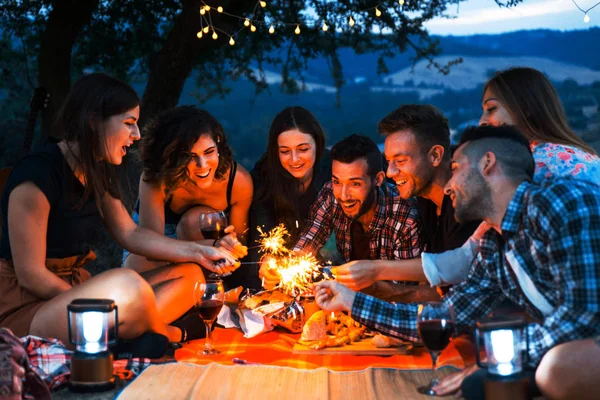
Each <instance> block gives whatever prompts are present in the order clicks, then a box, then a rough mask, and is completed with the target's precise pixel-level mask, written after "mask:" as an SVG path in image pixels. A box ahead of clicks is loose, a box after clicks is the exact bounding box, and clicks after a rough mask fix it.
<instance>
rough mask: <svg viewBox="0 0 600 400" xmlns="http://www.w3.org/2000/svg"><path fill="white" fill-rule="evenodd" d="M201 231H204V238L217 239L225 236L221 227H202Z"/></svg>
mask: <svg viewBox="0 0 600 400" xmlns="http://www.w3.org/2000/svg"><path fill="white" fill-rule="evenodd" d="M200 231H201V232H202V236H203V237H204V239H211V240H217V239H220V238H221V236H223V231H222V230H221V229H214V228H208V229H200Z"/></svg>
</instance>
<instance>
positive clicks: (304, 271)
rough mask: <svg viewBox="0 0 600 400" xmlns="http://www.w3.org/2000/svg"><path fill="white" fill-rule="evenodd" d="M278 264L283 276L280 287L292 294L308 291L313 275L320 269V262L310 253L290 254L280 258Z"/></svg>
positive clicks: (280, 273)
mask: <svg viewBox="0 0 600 400" xmlns="http://www.w3.org/2000/svg"><path fill="white" fill-rule="evenodd" d="M276 265H277V266H276V269H277V272H278V273H279V275H280V276H281V281H280V282H279V287H280V288H281V290H282V291H283V292H284V293H287V294H289V295H291V296H297V295H299V294H301V293H304V292H307V291H308V290H309V289H310V286H311V285H312V283H313V275H314V274H315V273H317V272H318V271H319V262H318V261H317V259H316V258H315V257H314V256H312V255H310V254H309V255H303V256H301V255H295V254H289V255H288V256H286V257H282V258H280V259H279V262H276Z"/></svg>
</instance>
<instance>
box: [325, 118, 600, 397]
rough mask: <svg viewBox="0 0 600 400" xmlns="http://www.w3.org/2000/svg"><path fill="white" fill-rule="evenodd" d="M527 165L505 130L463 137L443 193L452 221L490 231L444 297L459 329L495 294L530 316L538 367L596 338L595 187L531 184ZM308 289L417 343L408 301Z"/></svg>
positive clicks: (336, 288)
mask: <svg viewBox="0 0 600 400" xmlns="http://www.w3.org/2000/svg"><path fill="white" fill-rule="evenodd" d="M533 170H534V164H533V158H532V156H531V152H530V150H529V143H528V142H527V140H526V139H524V137H523V136H521V134H520V133H519V132H518V131H516V130H515V129H514V128H511V127H508V126H503V127H484V126H482V127H477V128H473V129H471V130H467V131H466V132H465V133H464V134H463V137H462V140H461V145H460V146H459V148H458V149H457V151H456V152H455V154H454V156H453V159H452V171H453V176H452V179H451V180H450V181H449V182H448V184H447V185H446V187H445V192H446V193H447V194H448V195H450V196H451V198H452V202H453V205H454V208H455V210H456V213H455V216H456V219H457V220H458V221H466V220H475V219H483V220H485V221H487V222H488V223H490V224H491V226H492V227H493V229H490V230H489V231H487V232H486V233H485V235H484V236H483V239H482V240H481V251H480V253H479V255H478V256H477V259H476V261H475V262H474V264H473V266H472V267H471V271H470V272H469V276H468V278H467V280H466V281H464V282H463V283H461V284H459V285H456V286H455V287H454V288H453V289H451V290H450V292H449V293H448V294H447V295H446V296H445V297H444V299H443V301H445V302H446V303H448V304H451V305H452V306H453V308H454V310H455V312H456V325H457V326H459V327H463V328H469V327H471V326H473V324H474V323H475V321H476V320H478V319H481V318H484V317H485V316H487V315H488V314H489V313H490V312H491V311H492V310H493V309H494V307H495V306H497V305H498V304H499V303H501V302H502V301H503V300H504V299H510V300H511V301H513V302H514V303H516V304H519V305H520V306H522V307H523V308H524V309H525V310H526V312H527V313H528V314H529V316H530V317H532V318H533V319H534V320H536V321H538V322H536V323H533V324H530V325H529V329H528V339H529V352H528V353H529V354H528V355H529V362H530V364H532V366H537V365H538V364H539V363H540V361H541V360H542V358H543V357H544V355H545V354H546V352H548V351H549V350H550V349H551V348H553V347H555V346H557V345H559V344H561V343H565V342H570V341H573V340H577V339H585V338H592V337H594V336H596V335H600V187H599V186H597V185H596V184H594V183H588V182H585V181H581V180H574V179H570V178H563V179H556V180H549V181H547V182H545V183H543V184H542V185H541V186H536V185H534V184H532V183H531V178H532V176H533ZM316 290H317V296H316V300H317V303H318V304H319V306H321V308H323V309H325V310H328V311H329V310H343V309H346V310H349V311H351V314H352V317H353V318H354V319H356V320H357V321H359V322H361V323H363V324H366V325H368V326H371V327H373V328H375V329H378V330H380V331H382V332H384V333H387V334H390V335H393V336H398V337H402V338H405V339H410V340H419V336H418V333H417V322H416V320H417V308H418V305H417V304H391V303H386V302H383V301H381V300H378V299H375V298H372V297H369V296H366V295H364V294H362V293H354V292H352V291H351V290H350V289H348V288H346V287H344V286H342V285H340V284H339V283H337V282H333V281H328V282H322V283H319V284H317V287H316ZM598 364H599V362H598V361H596V364H595V368H597V369H596V370H598V367H599V365H598ZM439 386H440V385H438V388H439ZM542 391H543V388H542Z"/></svg>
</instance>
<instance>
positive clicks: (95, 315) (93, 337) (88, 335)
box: [82, 311, 102, 342]
mask: <svg viewBox="0 0 600 400" xmlns="http://www.w3.org/2000/svg"><path fill="white" fill-rule="evenodd" d="M82 318H83V337H84V338H85V340H86V341H87V342H97V341H98V340H100V337H102V313H101V312H98V311H87V312H84V313H83V316H82Z"/></svg>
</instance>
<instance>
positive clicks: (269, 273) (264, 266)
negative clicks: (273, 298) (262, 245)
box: [258, 254, 281, 290]
mask: <svg viewBox="0 0 600 400" xmlns="http://www.w3.org/2000/svg"><path fill="white" fill-rule="evenodd" d="M260 262H261V266H260V270H259V271H258V277H259V278H260V279H261V281H262V286H263V288H265V289H267V290H271V289H274V288H275V287H276V286H277V285H278V284H279V281H281V275H279V273H278V272H277V260H276V259H275V258H274V257H273V256H271V255H268V254H265V255H264V256H263V257H262V258H261V259H260Z"/></svg>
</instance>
